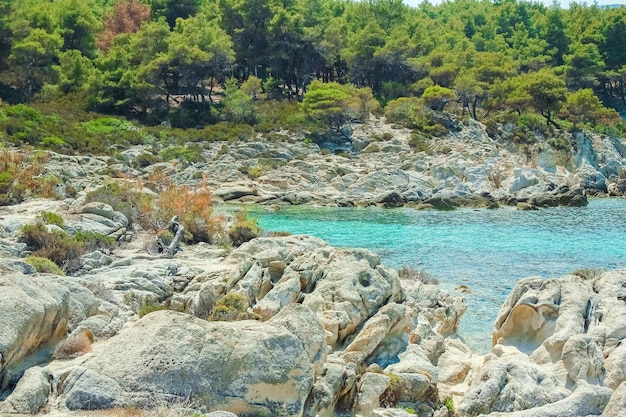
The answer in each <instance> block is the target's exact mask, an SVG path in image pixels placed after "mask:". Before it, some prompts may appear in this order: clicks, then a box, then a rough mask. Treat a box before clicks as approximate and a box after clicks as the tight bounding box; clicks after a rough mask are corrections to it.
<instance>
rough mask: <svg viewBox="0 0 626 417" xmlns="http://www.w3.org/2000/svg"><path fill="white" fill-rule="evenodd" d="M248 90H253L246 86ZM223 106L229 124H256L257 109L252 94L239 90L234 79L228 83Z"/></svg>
mask: <svg viewBox="0 0 626 417" xmlns="http://www.w3.org/2000/svg"><path fill="white" fill-rule="evenodd" d="M246 88H247V89H250V88H253V87H251V86H246ZM224 96H225V97H224V100H223V101H222V104H223V106H224V108H223V114H224V118H225V119H226V120H228V121H229V122H234V123H248V124H254V123H255V122H256V107H255V106H254V104H253V97H252V94H251V93H250V92H248V93H246V92H244V91H242V90H241V89H239V86H238V85H237V80H235V79H234V78H231V79H229V80H228V81H227V82H226V90H225V91H224Z"/></svg>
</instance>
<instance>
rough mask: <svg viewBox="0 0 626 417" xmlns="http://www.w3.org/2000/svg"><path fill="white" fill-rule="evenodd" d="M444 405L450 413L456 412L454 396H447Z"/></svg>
mask: <svg viewBox="0 0 626 417" xmlns="http://www.w3.org/2000/svg"><path fill="white" fill-rule="evenodd" d="M443 405H444V406H445V407H446V408H447V409H448V411H449V412H450V413H454V402H453V401H452V397H446V399H445V401H444V402H443Z"/></svg>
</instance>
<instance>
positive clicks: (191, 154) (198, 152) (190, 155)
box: [159, 144, 204, 163]
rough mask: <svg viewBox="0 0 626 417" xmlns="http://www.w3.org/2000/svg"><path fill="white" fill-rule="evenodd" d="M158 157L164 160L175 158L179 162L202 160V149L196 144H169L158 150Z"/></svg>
mask: <svg viewBox="0 0 626 417" xmlns="http://www.w3.org/2000/svg"><path fill="white" fill-rule="evenodd" d="M159 157H160V158H161V159H162V160H164V161H171V160H174V159H177V160H179V161H181V162H189V163H195V162H202V161H204V156H202V149H201V148H200V147H199V146H198V145H196V144H192V145H188V146H180V145H175V146H171V147H169V148H166V149H163V150H162V151H161V152H159Z"/></svg>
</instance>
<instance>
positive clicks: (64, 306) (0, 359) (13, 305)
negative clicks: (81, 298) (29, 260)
mask: <svg viewBox="0 0 626 417" xmlns="http://www.w3.org/2000/svg"><path fill="white" fill-rule="evenodd" d="M69 298H70V297H69V291H68V290H67V289H65V288H64V287H63V286H62V285H60V284H58V283H57V282H56V281H55V280H54V279H51V278H49V276H46V275H39V276H38V275H21V274H17V273H11V272H9V273H7V271H6V270H5V271H3V275H0V300H2V308H0V329H2V332H0V388H4V387H6V386H7V385H8V384H9V383H11V382H16V381H13V379H14V378H16V377H19V376H20V375H19V374H18V375H14V374H13V373H12V372H10V371H11V368H13V367H15V366H16V365H18V364H19V362H20V361H21V360H23V359H24V358H26V357H27V356H28V355H29V354H30V353H32V352H33V351H35V350H36V349H37V348H38V347H40V346H41V345H42V344H45V343H48V342H53V341H56V340H60V339H61V338H62V337H63V336H64V335H65V332H66V331H67V323H68V315H69Z"/></svg>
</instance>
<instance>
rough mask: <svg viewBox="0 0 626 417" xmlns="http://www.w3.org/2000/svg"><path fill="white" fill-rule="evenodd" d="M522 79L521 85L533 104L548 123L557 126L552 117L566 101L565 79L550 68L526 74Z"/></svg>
mask: <svg viewBox="0 0 626 417" xmlns="http://www.w3.org/2000/svg"><path fill="white" fill-rule="evenodd" d="M520 80H521V84H520V87H521V88H522V89H523V90H524V91H525V92H526V93H527V94H528V95H529V96H530V97H531V102H530V104H531V106H532V107H533V108H534V109H535V110H537V111H538V112H539V113H541V115H542V116H543V117H545V118H546V124H548V125H549V124H553V125H555V126H557V125H556V123H555V122H554V120H553V119H552V117H553V115H554V114H557V113H558V111H559V110H560V109H561V106H562V105H563V103H564V102H565V97H566V94H567V88H566V87H565V81H563V79H562V78H560V77H558V76H556V75H555V74H554V72H552V71H551V70H548V69H544V70H540V71H537V72H534V73H528V74H524V75H523V76H521V77H520ZM557 127H558V126H557Z"/></svg>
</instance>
